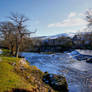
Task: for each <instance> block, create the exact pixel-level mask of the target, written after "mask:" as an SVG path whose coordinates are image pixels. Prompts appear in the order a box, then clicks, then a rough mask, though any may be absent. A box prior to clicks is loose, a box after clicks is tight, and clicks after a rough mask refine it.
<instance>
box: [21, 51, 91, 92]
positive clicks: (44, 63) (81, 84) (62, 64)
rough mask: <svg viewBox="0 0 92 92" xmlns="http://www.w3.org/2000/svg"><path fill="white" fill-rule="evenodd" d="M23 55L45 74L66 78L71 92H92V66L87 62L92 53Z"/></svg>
mask: <svg viewBox="0 0 92 92" xmlns="http://www.w3.org/2000/svg"><path fill="white" fill-rule="evenodd" d="M21 55H22V56H24V57H25V58H26V60H28V61H29V62H30V64H31V65H34V66H37V67H38V68H39V69H40V70H41V71H43V72H45V71H47V72H49V73H53V74H59V75H62V76H65V77H66V79H67V82H68V87H69V92H92V64H89V63H86V61H85V59H86V58H87V57H91V55H92V51H88V50H76V51H72V52H65V53H54V54H44V53H28V52H27V53H25V52H24V53H22V54H21ZM89 55H90V56H89Z"/></svg>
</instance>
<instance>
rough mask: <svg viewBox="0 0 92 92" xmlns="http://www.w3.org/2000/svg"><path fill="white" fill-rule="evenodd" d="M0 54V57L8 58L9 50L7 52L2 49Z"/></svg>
mask: <svg viewBox="0 0 92 92" xmlns="http://www.w3.org/2000/svg"><path fill="white" fill-rule="evenodd" d="M2 51H3V52H2V54H0V56H9V55H10V54H9V53H10V50H8V49H2Z"/></svg>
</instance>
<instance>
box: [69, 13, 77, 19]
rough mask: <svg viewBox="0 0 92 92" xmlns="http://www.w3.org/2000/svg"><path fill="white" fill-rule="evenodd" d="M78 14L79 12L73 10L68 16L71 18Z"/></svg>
mask: <svg viewBox="0 0 92 92" xmlns="http://www.w3.org/2000/svg"><path fill="white" fill-rule="evenodd" d="M76 15H77V14H76V13H75V12H71V13H70V14H69V16H68V17H69V18H71V17H75V16H76Z"/></svg>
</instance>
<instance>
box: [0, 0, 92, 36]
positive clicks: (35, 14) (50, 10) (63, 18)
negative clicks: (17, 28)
mask: <svg viewBox="0 0 92 92" xmlns="http://www.w3.org/2000/svg"><path fill="white" fill-rule="evenodd" d="M90 8H92V0H0V11H1V13H0V21H5V20H8V18H7V16H10V13H11V12H13V13H19V14H24V15H25V16H27V17H28V18H29V19H30V20H29V22H28V23H27V25H28V29H29V30H30V31H34V30H37V32H36V33H35V34H33V35H34V36H50V35H56V34H61V33H72V32H78V31H79V30H81V29H83V28H84V27H85V26H86V25H87V22H86V20H85V12H86V10H87V9H90Z"/></svg>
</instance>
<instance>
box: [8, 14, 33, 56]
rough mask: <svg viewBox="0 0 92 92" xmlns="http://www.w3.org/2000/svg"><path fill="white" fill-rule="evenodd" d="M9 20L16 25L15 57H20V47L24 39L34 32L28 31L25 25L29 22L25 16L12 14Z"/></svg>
mask: <svg viewBox="0 0 92 92" xmlns="http://www.w3.org/2000/svg"><path fill="white" fill-rule="evenodd" d="M9 19H10V20H11V21H12V22H13V23H14V25H15V27H16V30H15V34H16V35H15V42H16V53H15V56H16V57H18V54H19V50H20V46H21V44H22V43H23V38H25V37H28V36H30V34H31V33H32V32H29V30H27V29H26V25H25V23H26V22H27V21H28V18H26V17H25V16H24V15H19V14H14V13H12V14H11V16H10V17H9Z"/></svg>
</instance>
